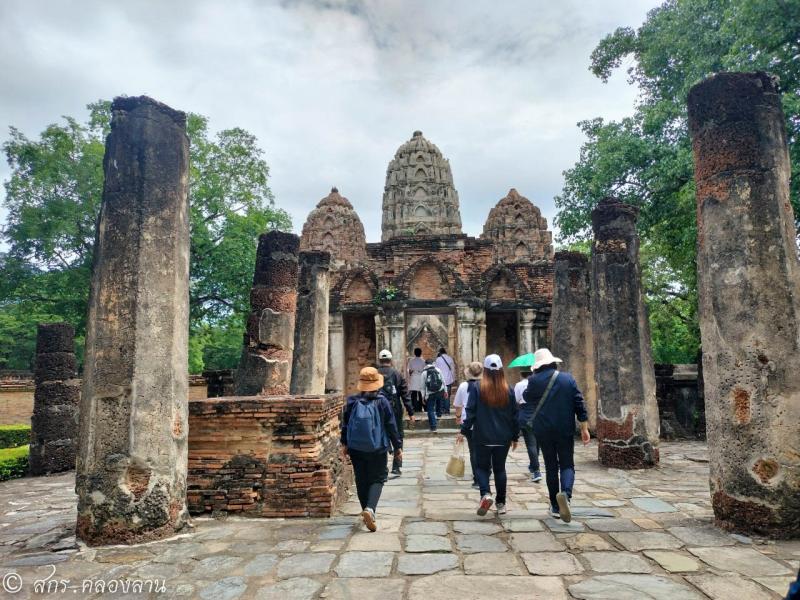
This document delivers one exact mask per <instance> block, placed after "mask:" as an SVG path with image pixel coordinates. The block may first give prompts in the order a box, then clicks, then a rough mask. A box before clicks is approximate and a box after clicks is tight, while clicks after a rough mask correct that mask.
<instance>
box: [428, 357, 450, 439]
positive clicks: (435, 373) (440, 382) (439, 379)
mask: <svg viewBox="0 0 800 600" xmlns="http://www.w3.org/2000/svg"><path fill="white" fill-rule="evenodd" d="M422 381H423V393H424V398H425V407H426V408H427V410H428V424H429V425H430V428H431V431H432V432H434V433H436V426H437V421H436V417H437V416H438V415H437V414H436V409H437V407H439V406H440V404H441V403H442V398H444V395H445V393H446V391H447V388H446V387H445V385H444V377H443V376H442V372H441V371H440V370H439V369H437V368H436V365H434V364H433V361H432V360H429V361H428V363H427V364H426V365H425V369H424V370H423V371H422Z"/></svg>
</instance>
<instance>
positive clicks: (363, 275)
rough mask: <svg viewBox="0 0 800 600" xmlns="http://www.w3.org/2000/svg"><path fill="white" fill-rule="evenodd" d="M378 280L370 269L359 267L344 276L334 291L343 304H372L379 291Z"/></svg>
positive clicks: (333, 293)
mask: <svg viewBox="0 0 800 600" xmlns="http://www.w3.org/2000/svg"><path fill="white" fill-rule="evenodd" d="M378 287H379V286H378V279H377V277H375V274H374V273H372V272H371V271H370V270H369V269H366V268H364V267H358V268H355V269H352V270H350V271H347V272H346V273H344V274H343V276H342V277H341V279H340V280H339V282H338V284H337V285H335V286H334V289H333V290H332V296H333V295H335V296H336V297H338V298H339V299H340V302H341V303H343V304H366V303H370V302H372V300H373V298H375V294H376V293H377V291H378Z"/></svg>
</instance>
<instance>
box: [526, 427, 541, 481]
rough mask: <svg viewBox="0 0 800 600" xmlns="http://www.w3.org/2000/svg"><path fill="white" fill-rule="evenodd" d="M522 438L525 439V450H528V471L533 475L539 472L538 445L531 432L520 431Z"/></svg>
mask: <svg viewBox="0 0 800 600" xmlns="http://www.w3.org/2000/svg"><path fill="white" fill-rule="evenodd" d="M522 437H523V438H525V448H527V449H528V471H530V472H531V473H535V472H536V471H539V470H540V469H539V444H538V443H537V442H536V436H535V435H533V432H532V431H526V430H525V429H523V430H522Z"/></svg>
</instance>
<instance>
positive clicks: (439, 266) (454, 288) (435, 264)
mask: <svg viewBox="0 0 800 600" xmlns="http://www.w3.org/2000/svg"><path fill="white" fill-rule="evenodd" d="M396 285H397V288H398V290H400V291H401V293H402V294H403V295H404V296H405V297H406V298H409V299H416V300H446V299H448V298H452V297H454V296H458V295H460V294H461V293H462V292H463V290H464V284H463V283H462V282H461V280H460V279H459V277H458V275H457V274H456V272H455V271H453V269H451V268H450V267H448V266H447V265H445V264H444V263H442V262H439V261H438V260H436V259H434V258H433V257H432V256H427V257H424V258H421V259H420V260H418V261H417V262H415V263H414V264H413V265H411V266H410V267H409V268H408V269H406V270H405V271H404V272H403V273H402V274H401V275H400V276H399V277H398V278H397V283H396Z"/></svg>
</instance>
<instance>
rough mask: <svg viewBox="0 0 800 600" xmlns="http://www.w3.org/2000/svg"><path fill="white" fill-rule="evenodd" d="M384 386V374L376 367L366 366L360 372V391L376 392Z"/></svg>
mask: <svg viewBox="0 0 800 600" xmlns="http://www.w3.org/2000/svg"><path fill="white" fill-rule="evenodd" d="M382 387H383V375H381V374H380V373H379V372H378V369H376V368H375V367H364V368H363V369H361V372H360V373H359V374H358V391H359V392H375V391H377V390H379V389H381V388H382Z"/></svg>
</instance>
